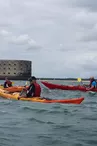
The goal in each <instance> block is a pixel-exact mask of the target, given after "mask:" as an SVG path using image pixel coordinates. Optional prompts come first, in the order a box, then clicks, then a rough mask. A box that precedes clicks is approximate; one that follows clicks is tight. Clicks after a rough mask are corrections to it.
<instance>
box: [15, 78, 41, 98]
mask: <svg viewBox="0 0 97 146" xmlns="http://www.w3.org/2000/svg"><path fill="white" fill-rule="evenodd" d="M28 80H29V81H30V86H29V87H28V88H24V89H23V91H22V92H21V94H20V96H19V97H18V99H20V98H21V97H28V98H29V97H40V94H41V87H40V85H39V84H38V83H37V82H36V77H34V76H32V77H31V78H29V79H28ZM23 93H25V94H26V95H23Z"/></svg>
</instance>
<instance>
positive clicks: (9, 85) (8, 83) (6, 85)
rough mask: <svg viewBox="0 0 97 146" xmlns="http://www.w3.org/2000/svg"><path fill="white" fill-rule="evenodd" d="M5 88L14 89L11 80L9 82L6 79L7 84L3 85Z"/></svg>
mask: <svg viewBox="0 0 97 146" xmlns="http://www.w3.org/2000/svg"><path fill="white" fill-rule="evenodd" d="M3 87H4V88H8V87H12V82H11V81H10V80H8V78H7V77H6V78H5V82H4V85H3Z"/></svg>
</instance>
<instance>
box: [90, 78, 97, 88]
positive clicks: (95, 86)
mask: <svg viewBox="0 0 97 146" xmlns="http://www.w3.org/2000/svg"><path fill="white" fill-rule="evenodd" d="M93 82H96V80H95V79H94V80H92V81H91V83H90V87H91V86H92V83H93ZM95 88H97V82H96V86H95Z"/></svg>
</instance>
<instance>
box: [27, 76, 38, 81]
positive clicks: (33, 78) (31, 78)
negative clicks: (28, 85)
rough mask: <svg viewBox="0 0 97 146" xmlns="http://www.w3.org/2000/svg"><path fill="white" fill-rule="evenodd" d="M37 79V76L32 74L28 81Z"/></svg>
mask: <svg viewBox="0 0 97 146" xmlns="http://www.w3.org/2000/svg"><path fill="white" fill-rule="evenodd" d="M32 80H36V77H34V76H32V77H30V78H29V79H28V81H32Z"/></svg>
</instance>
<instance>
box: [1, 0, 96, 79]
mask: <svg viewBox="0 0 97 146" xmlns="http://www.w3.org/2000/svg"><path fill="white" fill-rule="evenodd" d="M0 52H1V53H0V59H19V60H22V59H23V60H30V61H32V74H33V75H35V76H36V77H48V78H49V77H54V78H66V77H67V78H68V77H83V78H88V77H90V76H94V77H97V0H16V1H13V0H3V1H2V0H0Z"/></svg>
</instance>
